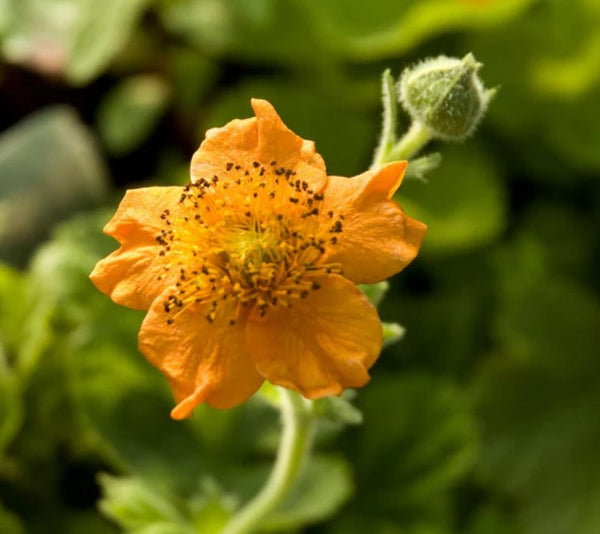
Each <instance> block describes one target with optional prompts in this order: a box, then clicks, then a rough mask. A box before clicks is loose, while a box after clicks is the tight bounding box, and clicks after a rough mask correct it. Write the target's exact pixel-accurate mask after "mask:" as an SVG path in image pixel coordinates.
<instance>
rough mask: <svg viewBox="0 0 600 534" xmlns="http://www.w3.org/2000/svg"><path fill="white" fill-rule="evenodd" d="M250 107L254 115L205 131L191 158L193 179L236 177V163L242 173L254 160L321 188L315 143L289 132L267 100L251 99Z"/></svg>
mask: <svg viewBox="0 0 600 534" xmlns="http://www.w3.org/2000/svg"><path fill="white" fill-rule="evenodd" d="M252 108H253V110H254V113H255V114H256V118H251V119H244V120H239V119H235V120H233V121H231V122H229V123H227V124H226V125H225V126H223V127H222V128H212V129H211V130H208V132H206V139H205V140H204V141H203V142H202V144H201V145H200V148H198V150H197V151H196V153H195V154H194V156H193V157H192V163H191V174H192V182H198V181H200V179H201V178H205V179H207V180H209V179H210V178H211V177H212V176H215V175H216V176H218V177H219V178H225V177H230V178H231V179H236V178H237V177H238V175H237V173H236V171H238V169H235V167H237V166H239V172H241V173H244V172H246V171H252V170H253V169H254V162H259V163H261V164H262V165H264V166H266V167H267V168H269V167H270V166H271V162H275V165H276V166H277V167H284V168H286V169H291V170H293V171H295V172H296V173H297V174H298V175H299V176H302V179H303V180H305V181H307V182H309V183H311V185H312V186H313V188H314V189H316V190H320V189H322V188H323V187H324V185H325V182H326V172H325V163H324V162H323V158H321V156H320V155H319V154H317V152H316V151H315V145H314V143H313V142H312V141H305V140H304V139H302V138H301V137H299V136H297V135H296V134H295V133H294V132H292V131H291V130H290V129H289V128H288V127H287V126H286V125H285V124H284V123H283V121H282V120H281V118H280V117H279V115H278V114H277V112H276V111H275V109H274V108H273V106H272V105H271V104H270V103H269V102H267V101H266V100H260V99H252ZM227 169H229V170H227ZM232 169H233V171H232ZM230 171H231V172H230Z"/></svg>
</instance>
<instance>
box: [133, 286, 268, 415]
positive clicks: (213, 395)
mask: <svg viewBox="0 0 600 534" xmlns="http://www.w3.org/2000/svg"><path fill="white" fill-rule="evenodd" d="M169 294H170V290H167V291H165V293H163V295H161V296H160V297H159V298H157V299H156V300H155V302H154V303H153V304H152V307H151V308H150V310H149V311H148V314H147V315H146V318H145V319H144V322H143V324H142V328H141V330H140V335H139V349H140V351H141V352H142V353H143V354H144V355H145V356H146V358H148V360H149V361H150V363H152V365H154V366H155V367H157V368H158V369H160V371H161V372H162V373H163V374H164V375H165V376H166V377H167V378H168V380H169V383H170V384H171V388H172V389H173V394H174V396H175V400H176V402H177V406H175V408H173V410H172V412H171V416H172V417H173V418H174V419H183V418H185V417H188V416H189V415H191V413H192V410H193V409H194V408H195V407H196V406H197V405H198V404H200V403H202V402H207V403H208V404H210V405H211V406H214V407H215V408H232V407H233V406H237V405H238V404H241V403H242V402H244V401H245V400H246V399H248V398H249V397H250V396H251V395H252V394H253V393H254V392H255V391H256V390H257V389H258V388H259V387H260V385H261V384H262V382H263V380H264V379H263V378H262V376H260V375H259V374H258V372H257V371H256V368H255V366H254V363H253V362H252V360H251V358H250V356H249V355H248V352H247V350H246V340H245V337H244V331H245V320H244V318H243V317H240V318H239V320H238V321H237V322H236V324H234V325H231V324H229V318H230V317H231V316H232V312H233V310H232V309H231V308H230V307H229V306H224V305H222V306H220V307H219V309H218V313H217V316H216V318H215V319H214V322H212V323H210V322H208V321H207V319H206V315H207V313H208V309H209V306H208V305H207V304H192V305H190V306H189V307H187V308H185V309H184V310H183V311H182V312H181V313H180V314H179V315H178V316H177V317H176V318H175V319H174V321H173V323H172V324H168V323H167V320H168V318H169V316H168V314H167V313H166V312H165V311H164V308H163V303H164V302H165V301H166V300H167V298H168V296H169Z"/></svg>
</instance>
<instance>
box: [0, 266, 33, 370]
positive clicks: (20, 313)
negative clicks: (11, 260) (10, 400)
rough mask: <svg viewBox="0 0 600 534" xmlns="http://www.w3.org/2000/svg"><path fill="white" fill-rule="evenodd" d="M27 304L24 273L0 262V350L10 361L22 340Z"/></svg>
mask: <svg viewBox="0 0 600 534" xmlns="http://www.w3.org/2000/svg"><path fill="white" fill-rule="evenodd" d="M28 304H29V303H28V302H27V279H26V277H25V275H24V274H23V273H20V272H18V271H17V270H15V269H13V268H12V267H9V266H8V265H4V264H2V263H0V350H3V351H4V352H5V355H4V357H5V358H6V359H7V361H10V362H12V360H13V359H14V354H13V353H14V352H16V350H17V347H18V346H19V344H20V343H21V341H22V334H23V332H22V326H23V322H24V321H25V318H26V316H27V308H28Z"/></svg>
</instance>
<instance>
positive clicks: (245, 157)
mask: <svg viewBox="0 0 600 534" xmlns="http://www.w3.org/2000/svg"><path fill="white" fill-rule="evenodd" d="M257 146H258V130H257V127H256V119H255V118H252V119H234V120H232V121H231V122H228V123H227V124H226V125H225V126H223V127H222V128H211V129H210V130H208V131H207V132H206V137H205V139H204V141H202V144H201V145H200V147H199V148H198V150H196V152H195V153H194V155H193V156H192V162H191V174H192V182H198V181H199V180H200V178H206V179H210V178H211V177H212V176H214V175H216V176H219V177H221V176H223V174H224V173H225V172H226V169H227V168H228V167H229V166H230V165H231V164H233V165H241V166H244V167H249V166H251V165H252V162H253V161H256V158H257V156H258V153H257Z"/></svg>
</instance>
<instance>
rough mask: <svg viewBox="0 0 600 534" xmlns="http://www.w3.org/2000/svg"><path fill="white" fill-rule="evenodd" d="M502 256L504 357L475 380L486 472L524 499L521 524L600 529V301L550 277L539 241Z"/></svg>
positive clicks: (482, 471) (530, 533)
mask: <svg viewBox="0 0 600 534" xmlns="http://www.w3.org/2000/svg"><path fill="white" fill-rule="evenodd" d="M505 255H508V257H506V256H503V257H502V258H498V261H499V263H498V265H499V267H500V274H501V284H502V285H501V289H502V291H501V295H502V299H501V302H500V306H499V309H498V311H497V319H496V328H497V335H498V338H499V342H500V347H499V349H498V354H497V357H496V358H495V359H492V360H491V361H490V362H489V364H488V365H486V366H485V367H484V369H483V371H482V373H481V375H480V376H479V379H478V381H477V382H476V391H477V398H478V407H479V413H480V417H481V418H482V420H484V421H485V432H484V436H483V438H484V439H483V448H482V456H481V459H480V462H479V466H478V468H479V470H478V472H479V475H480V478H481V479H482V480H483V481H484V483H486V484H488V485H492V486H493V487H494V488H495V490H496V491H498V490H500V491H502V492H503V493H504V494H505V495H506V496H508V497H511V498H515V499H518V500H519V507H518V508H517V509H516V510H515V513H514V517H515V523H516V526H515V530H514V532H517V533H527V534H538V533H539V534H541V533H543V534H559V533H563V532H578V533H581V534H592V533H595V532H598V530H599V529H600V510H599V508H598V506H597V503H598V500H599V499H600V467H599V465H598V462H597V461H596V459H597V451H598V446H599V444H600V431H599V429H600V415H599V414H600V412H599V411H598V406H600V395H599V392H598V388H597V385H596V381H595V378H594V377H596V376H597V375H598V372H599V371H600V361H599V360H598V350H597V349H598V347H599V346H600V302H599V301H598V299H597V298H595V297H594V296H593V295H591V294H590V293H589V292H588V291H586V290H585V289H584V288H581V287H579V286H578V285H577V284H576V283H573V282H571V281H569V280H567V279H564V278H562V277H560V276H556V275H553V274H551V273H550V272H549V271H548V270H547V269H546V267H545V265H544V263H543V260H541V259H540V258H543V257H541V256H539V253H536V248H535V242H533V243H532V242H531V241H526V240H520V241H517V242H515V243H514V244H513V245H512V246H511V247H509V248H508V250H506V251H505Z"/></svg>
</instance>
